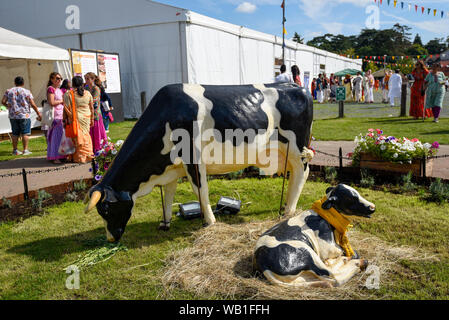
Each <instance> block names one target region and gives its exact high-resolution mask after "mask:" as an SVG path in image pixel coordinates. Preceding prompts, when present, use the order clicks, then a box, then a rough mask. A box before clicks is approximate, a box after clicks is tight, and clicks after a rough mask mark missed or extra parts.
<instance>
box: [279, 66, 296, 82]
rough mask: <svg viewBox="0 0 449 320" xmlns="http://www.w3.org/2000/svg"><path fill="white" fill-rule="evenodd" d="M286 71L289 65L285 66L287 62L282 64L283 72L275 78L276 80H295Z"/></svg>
mask: <svg viewBox="0 0 449 320" xmlns="http://www.w3.org/2000/svg"><path fill="white" fill-rule="evenodd" d="M286 71H287V67H286V66H285V64H283V65H282V66H281V74H280V75H278V76H277V77H276V78H275V79H274V82H293V78H292V76H291V75H289V74H288V73H287V72H286Z"/></svg>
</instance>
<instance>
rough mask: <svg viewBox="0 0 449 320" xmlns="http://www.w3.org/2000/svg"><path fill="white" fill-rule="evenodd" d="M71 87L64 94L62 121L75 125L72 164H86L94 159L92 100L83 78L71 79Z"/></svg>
mask: <svg viewBox="0 0 449 320" xmlns="http://www.w3.org/2000/svg"><path fill="white" fill-rule="evenodd" d="M72 85H73V90H69V91H67V92H66V93H65V94H64V121H65V122H66V124H72V125H77V130H76V131H77V134H76V136H75V137H74V138H73V144H74V145H75V153H74V154H73V155H72V160H73V162H77V163H86V162H88V161H90V160H92V159H93V157H94V153H93V147H92V139H91V137H90V130H91V128H93V126H94V107H93V98H92V95H91V94H90V92H89V91H87V90H85V89H84V83H83V78H81V77H80V76H76V77H73V79H72ZM75 118H76V120H77V121H76V122H74V119H75Z"/></svg>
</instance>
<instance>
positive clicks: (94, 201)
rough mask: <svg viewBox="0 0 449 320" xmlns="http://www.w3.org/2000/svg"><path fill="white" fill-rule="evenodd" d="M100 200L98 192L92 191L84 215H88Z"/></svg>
mask: <svg viewBox="0 0 449 320" xmlns="http://www.w3.org/2000/svg"><path fill="white" fill-rule="evenodd" d="M100 198H101V192H100V191H94V192H93V193H92V196H91V197H90V201H89V204H88V205H87V207H86V209H85V210H84V212H85V213H88V212H89V211H90V210H92V209H93V208H94V207H95V206H96V204H97V203H98V201H100Z"/></svg>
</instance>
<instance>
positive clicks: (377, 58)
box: [341, 54, 445, 62]
mask: <svg viewBox="0 0 449 320" xmlns="http://www.w3.org/2000/svg"><path fill="white" fill-rule="evenodd" d="M341 56H343V57H347V58H351V59H363V60H373V61H379V62H384V61H398V60H404V59H426V58H431V59H432V58H436V59H438V58H440V56H441V55H440V54H430V55H419V56H418V55H416V56H358V55H344V54H342V55H341ZM444 56H445V55H444V54H443V57H444Z"/></svg>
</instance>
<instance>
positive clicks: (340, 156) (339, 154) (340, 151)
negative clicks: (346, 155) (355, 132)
mask: <svg viewBox="0 0 449 320" xmlns="http://www.w3.org/2000/svg"><path fill="white" fill-rule="evenodd" d="M338 159H339V166H340V172H341V171H342V169H343V150H342V149H341V147H340V149H339V150H338Z"/></svg>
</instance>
